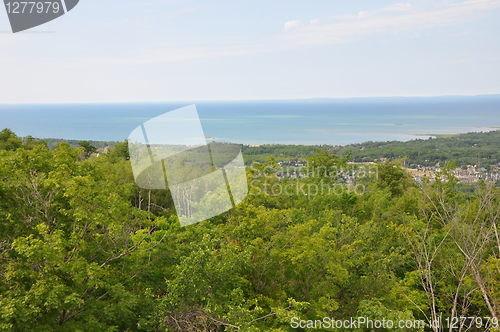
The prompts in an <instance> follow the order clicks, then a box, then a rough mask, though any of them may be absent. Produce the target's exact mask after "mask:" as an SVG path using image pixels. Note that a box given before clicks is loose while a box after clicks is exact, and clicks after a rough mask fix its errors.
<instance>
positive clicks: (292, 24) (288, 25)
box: [285, 20, 302, 30]
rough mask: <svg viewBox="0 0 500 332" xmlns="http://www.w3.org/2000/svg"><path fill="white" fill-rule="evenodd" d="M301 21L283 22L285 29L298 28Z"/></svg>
mask: <svg viewBox="0 0 500 332" xmlns="http://www.w3.org/2000/svg"><path fill="white" fill-rule="evenodd" d="M301 24H302V22H300V20H291V21H288V22H286V23H285V30H289V29H293V28H298V27H300V25H301Z"/></svg>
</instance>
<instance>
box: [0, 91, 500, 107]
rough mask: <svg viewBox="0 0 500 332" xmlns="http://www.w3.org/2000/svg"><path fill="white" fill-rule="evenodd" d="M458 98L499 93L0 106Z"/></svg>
mask: <svg viewBox="0 0 500 332" xmlns="http://www.w3.org/2000/svg"><path fill="white" fill-rule="evenodd" d="M452 97H455V98H458V97H500V93H490V94H474V95H452V94H447V95H421V96H394V95H391V96H362V97H311V98H296V99H214V100H196V101H194V100H159V101H73V102H13V103H0V105H56V104H59V105H75V104H162V103H165V104H166V103H189V104H194V103H223V102H280V101H320V100H324V101H326V100H346V99H351V100H352V99H398V98H399V99H405V98H408V99H409V98H452Z"/></svg>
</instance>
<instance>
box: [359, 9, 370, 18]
mask: <svg viewBox="0 0 500 332" xmlns="http://www.w3.org/2000/svg"><path fill="white" fill-rule="evenodd" d="M368 16H369V13H368V11H367V10H364V11H361V12H359V13H358V18H365V17H368Z"/></svg>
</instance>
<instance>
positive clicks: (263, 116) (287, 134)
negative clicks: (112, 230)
mask: <svg viewBox="0 0 500 332" xmlns="http://www.w3.org/2000/svg"><path fill="white" fill-rule="evenodd" d="M191 104H195V105H196V107H197V109H198V114H199V116H200V118H201V122H202V126H203V129H204V133H205V136H207V137H214V138H215V139H216V141H226V142H235V143H244V144H265V143H276V144H331V145H345V144H350V143H361V142H365V141H389V140H399V141H406V140H410V139H415V138H427V137H429V135H437V134H456V133H466V132H471V131H476V132H477V131H490V130H496V129H500V95H491V96H474V97H421V98H416V97H410V98H354V99H310V100H289V101H225V102H175V103H174V102H169V103H109V104H3V105H1V104H0V129H1V128H10V129H12V130H13V131H14V132H16V134H17V135H19V136H27V135H32V136H34V137H40V138H64V139H80V140H103V141H122V140H124V139H126V138H127V137H128V135H129V134H130V132H131V131H132V130H133V129H134V128H136V127H137V126H138V125H140V124H141V123H143V122H145V121H147V120H149V119H151V118H154V117H156V116H158V115H161V114H163V113H165V112H168V111H172V110H175V109H177V108H180V107H183V106H187V105H191Z"/></svg>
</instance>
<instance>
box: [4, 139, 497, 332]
mask: <svg viewBox="0 0 500 332" xmlns="http://www.w3.org/2000/svg"><path fill="white" fill-rule="evenodd" d="M431 141H438V140H431ZM87 143H88V144H87ZM87 143H82V144H81V147H80V148H77V147H74V146H71V145H69V144H67V143H60V144H59V145H58V147H57V148H55V149H49V147H47V144H44V143H43V142H40V141H37V140H34V139H33V138H30V137H28V138H25V139H24V143H23V141H22V140H20V139H19V138H17V136H16V135H15V134H14V133H12V132H11V131H9V130H7V129H4V130H3V131H2V133H1V134H0V144H3V145H1V146H2V148H1V149H0V274H1V278H0V331H61V332H64V331H249V332H254V331H275V332H278V331H280V332H286V331H294V330H301V329H293V328H292V327H291V326H290V323H291V319H292V318H293V317H298V318H300V319H304V320H318V319H322V318H323V317H332V318H335V319H349V318H350V317H358V316H365V317H367V318H370V319H372V320H377V319H385V320H393V321H400V320H404V321H406V320H417V319H418V320H424V321H428V320H430V319H433V318H434V317H436V316H437V315H442V317H443V318H449V317H457V316H458V315H460V316H481V317H484V316H494V315H496V316H498V308H499V305H500V284H499V282H498V280H500V269H499V265H500V263H499V262H500V260H499V259H500V257H499V248H500V242H499V237H498V233H499V232H498V229H497V228H498V211H499V206H500V205H499V204H500V191H499V190H498V189H496V188H495V186H494V184H491V183H487V182H483V183H481V184H479V185H478V186H476V187H475V188H474V190H473V191H466V190H463V188H461V187H460V186H459V185H458V184H457V182H456V179H455V178H454V177H453V175H452V174H451V173H450V170H452V169H453V168H454V167H455V165H454V164H451V163H450V164H449V165H448V166H447V167H445V168H443V169H442V171H441V172H440V173H439V174H438V176H437V179H436V181H435V182H434V183H422V184H420V185H419V186H416V185H414V183H413V182H412V181H411V179H410V177H409V176H408V175H407V174H406V172H405V170H404V169H403V168H402V167H401V165H400V163H398V162H396V161H393V162H386V163H380V164H377V165H376V170H377V172H376V173H377V174H375V175H376V176H375V175H374V176H373V177H370V178H365V179H358V178H355V177H353V178H352V179H353V183H352V184H350V185H349V184H345V183H341V182H340V180H341V178H340V176H338V174H337V173H335V171H332V170H335V167H337V168H339V167H340V166H344V167H347V166H348V164H347V160H348V159H349V158H350V157H349V156H347V157H345V158H341V157H338V155H346V154H342V153H339V154H337V153H336V154H333V153H332V151H331V150H330V151H328V150H321V151H316V150H315V151H311V150H310V149H309V148H306V147H293V146H292V147H290V148H289V149H288V150H284V151H286V153H287V154H288V155H289V157H290V158H292V155H293V153H294V151H295V152H297V151H299V152H300V153H301V154H302V155H301V158H302V157H304V158H303V160H308V162H309V163H308V168H305V169H304V171H305V170H306V169H308V170H309V172H305V173H307V174H305V175H306V176H302V177H296V178H280V177H279V176H278V175H279V174H278V173H279V172H278V171H277V169H278V168H279V165H278V162H277V161H281V160H282V159H280V157H279V156H278V157H277V158H272V157H271V158H270V157H269V155H267V156H266V158H265V159H263V160H262V161H261V162H260V163H254V164H253V165H252V167H248V168H247V174H248V180H249V184H250V193H249V195H248V197H247V198H246V199H245V201H244V202H242V203H241V204H239V205H238V206H237V207H236V208H234V209H233V210H231V211H228V212H226V213H225V214H223V215H220V216H217V217H214V218H212V219H210V220H206V221H203V222H201V223H199V224H196V225H191V226H188V227H180V225H179V223H178V219H177V217H176V215H175V210H174V206H173V201H172V198H171V196H170V194H169V192H168V191H165V190H163V191H162V190H147V189H141V188H138V187H137V186H136V185H135V184H134V179H133V175H132V169H131V167H130V162H129V161H128V158H129V156H128V146H127V142H126V141H125V142H120V143H118V144H116V145H115V146H114V148H113V149H110V150H109V151H108V152H107V153H101V154H100V155H99V156H94V157H92V158H81V154H82V148H83V149H84V150H86V151H87V152H89V153H92V152H91V151H95V150H94V149H92V147H93V146H95V145H94V144H91V143H90V142H87ZM436 144H437V143H436ZM48 145H49V146H50V144H48ZM273 149H274V150H273ZM259 151H260V152H259V154H260V153H262V155H264V154H266V153H268V152H269V151H279V149H278V147H273V148H269V147H263V148H262V149H261V150H259ZM280 153H281V152H280ZM283 153H284V152H283ZM353 155H354V153H353ZM87 156H88V154H87ZM313 170H314V171H313ZM354 184H359V185H363V188H364V190H361V191H354V190H352V187H353V185H354ZM287 185H288V187H287V188H289V189H291V190H290V191H289V192H287V191H283V190H281V191H279V192H278V191H277V190H276V189H277V188H278V187H279V186H281V187H283V186H287ZM273 186H274V187H273ZM315 186H316V187H315ZM321 186H336V187H335V188H336V189H337V191H332V190H330V191H328V190H326V191H324V192H322V191H321V190H317V191H314V190H313V189H314V188H322V187H321ZM457 188H458V189H457ZM292 189H293V190H292ZM273 190H274V191H273ZM495 310H496V311H495ZM391 330H392V329H391ZM395 330H399V331H406V330H408V331H410V330H411V331H415V330H417V331H423V330H425V331H430V329H429V327H426V328H425V329H408V328H407V329H404V328H400V329H395ZM358 331H370V329H358ZM434 331H436V330H434ZM436 332H437V331H436Z"/></svg>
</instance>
